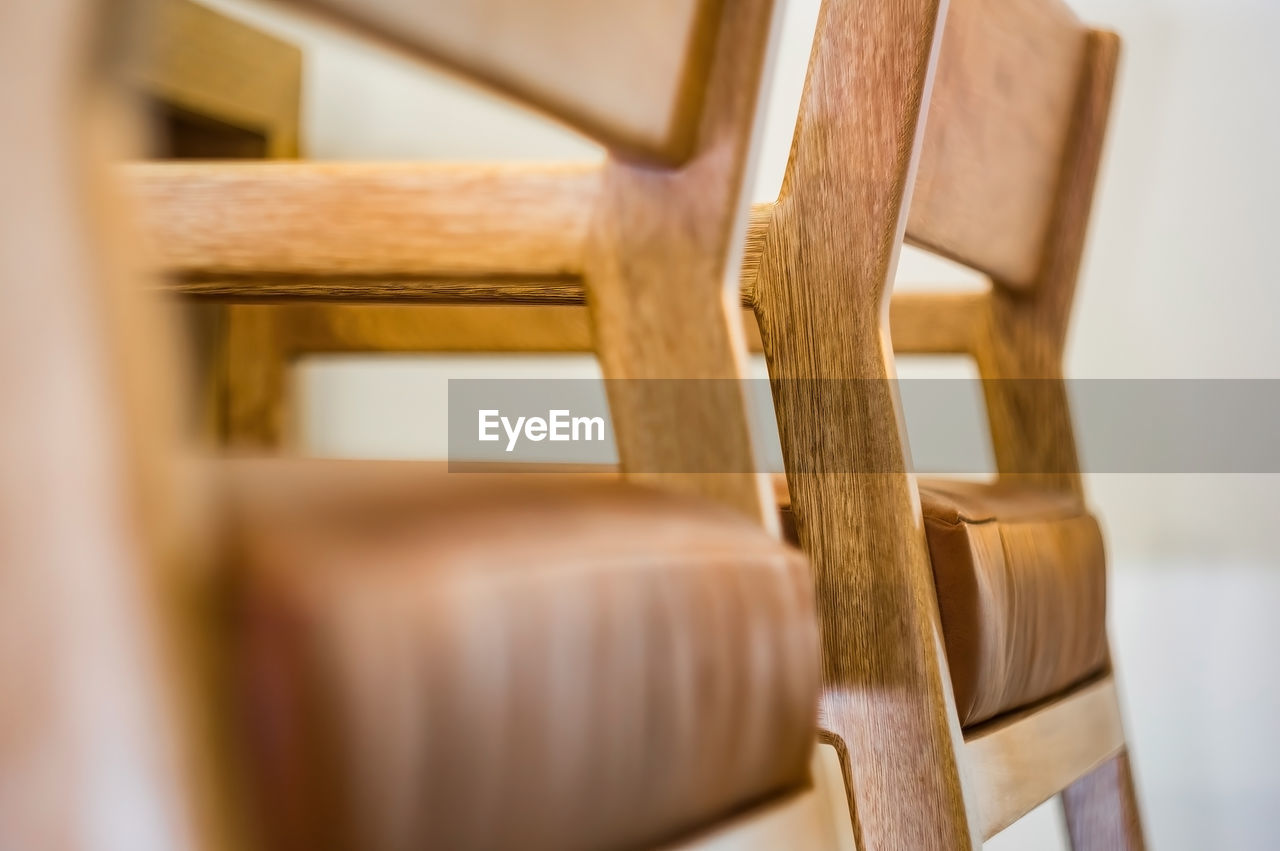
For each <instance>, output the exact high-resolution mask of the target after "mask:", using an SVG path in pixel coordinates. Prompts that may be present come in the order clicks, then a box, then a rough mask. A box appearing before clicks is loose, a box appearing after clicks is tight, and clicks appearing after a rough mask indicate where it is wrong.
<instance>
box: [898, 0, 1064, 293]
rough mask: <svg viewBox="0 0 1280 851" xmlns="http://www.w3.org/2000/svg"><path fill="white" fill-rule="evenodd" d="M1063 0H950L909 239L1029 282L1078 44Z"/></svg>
mask: <svg viewBox="0 0 1280 851" xmlns="http://www.w3.org/2000/svg"><path fill="white" fill-rule="evenodd" d="M1085 32H1086V31H1085V29H1084V28H1083V27H1082V26H1081V24H1080V22H1079V21H1078V20H1077V19H1076V17H1075V15H1074V14H1073V13H1072V12H1071V11H1070V10H1069V9H1068V8H1067V7H1066V6H1065V5H1063V4H1062V3H1061V2H1060V0H952V2H951V7H950V12H949V14H948V16H947V25H946V30H945V32H944V34H943V39H942V48H941V53H940V55H939V59H938V70H937V76H936V78H935V80H934V88H933V99H932V102H931V104H930V108H929V117H928V123H927V125H926V126H927V129H926V132H925V143H924V150H923V152H922V154H921V159H920V167H919V174H918V177H917V180H916V187H915V198H914V201H913V203H912V206H911V211H910V218H909V220H908V224H907V239H908V240H909V241H911V242H913V243H915V244H917V245H920V246H922V247H925V248H928V249H931V250H933V251H937V252H939V253H941V254H943V255H946V256H948V257H951V258H953V259H956V260H958V261H960V262H962V263H965V264H967V265H970V266H973V267H974V268H977V269H980V270H982V271H984V272H986V273H987V274H989V275H991V276H992V277H993V278H995V279H997V280H998V281H999V282H1001V283H1003V284H1005V285H1008V286H1011V287H1015V288H1020V287H1027V286H1030V285H1031V284H1032V283H1033V282H1034V281H1035V279H1036V276H1037V273H1038V272H1039V270H1040V258H1041V253H1042V249H1043V245H1044V241H1045V236H1046V233H1047V230H1048V227H1049V222H1050V216H1051V214H1052V206H1053V201H1054V199H1055V197H1056V194H1057V190H1058V183H1059V176H1060V173H1061V166H1062V159H1063V155H1064V152H1065V151H1066V148H1067V137H1068V135H1069V133H1070V130H1071V118H1072V114H1073V112H1074V110H1073V104H1074V103H1075V99H1076V91H1077V88H1078V82H1079V79H1080V73H1081V67H1082V62H1083V59H1084V49H1085Z"/></svg>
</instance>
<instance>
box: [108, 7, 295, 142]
mask: <svg viewBox="0 0 1280 851" xmlns="http://www.w3.org/2000/svg"><path fill="white" fill-rule="evenodd" d="M143 8H145V9H146V11H147V12H148V14H149V19H148V20H147V22H146V26H147V29H146V33H145V34H146V36H147V37H146V38H144V39H143V40H142V42H141V45H142V49H140V50H137V51H133V52H130V53H129V59H128V75H129V77H130V79H131V81H132V83H133V85H134V86H135V87H137V88H139V89H140V90H142V91H143V92H145V93H146V94H147V96H148V97H150V98H153V99H155V100H157V101H162V102H164V103H167V104H171V105H172V106H175V107H178V108H180V109H182V110H185V111H187V112H190V113H193V114H195V115H198V116H202V117H206V118H209V119H213V120H214V121H217V122H219V123H222V124H228V125H231V126H232V127H236V128H241V129H243V130H248V131H251V132H253V133H255V134H260V135H261V136H262V137H263V138H264V139H265V141H266V149H267V150H266V152H267V156H270V157H295V156H297V155H298V110H299V93H300V91H301V87H302V52H301V51H300V50H299V49H298V48H297V47H295V46H294V45H291V44H289V43H288V42H285V41H281V40H280V39H278V38H275V37H274V36H271V35H268V34H267V33H264V32H262V31H261V30H257V29H254V28H253V27H250V26H248V25H246V24H243V23H241V22H240V21H237V20H235V19H234V18H229V17H227V16H226V15H222V14H219V13H218V12H215V11H213V10H212V9H209V8H208V7H206V6H202V5H200V4H199V3H195V2H192V1H191V0H146V3H145V5H144V6H143Z"/></svg>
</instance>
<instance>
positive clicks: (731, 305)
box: [584, 0, 778, 532]
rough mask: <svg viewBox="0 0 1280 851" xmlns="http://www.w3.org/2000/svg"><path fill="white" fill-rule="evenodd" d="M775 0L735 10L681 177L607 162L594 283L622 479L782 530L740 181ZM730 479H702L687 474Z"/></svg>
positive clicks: (596, 228)
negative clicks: (758, 414) (759, 384)
mask: <svg viewBox="0 0 1280 851" xmlns="http://www.w3.org/2000/svg"><path fill="white" fill-rule="evenodd" d="M773 19H774V16H773V3H772V0H742V2H740V3H738V4H736V5H735V6H734V7H733V12H732V14H728V15H725V16H724V17H723V20H722V29H721V31H720V32H719V33H718V34H717V37H716V52H715V56H714V58H713V59H712V62H711V70H710V76H709V78H708V83H707V86H708V87H707V93H706V102H707V109H706V110H705V111H704V114H703V116H702V122H701V126H700V127H699V129H698V145H697V150H696V151H695V152H694V154H693V156H692V157H691V158H690V160H689V161H688V163H687V164H685V165H684V166H682V167H681V168H679V169H676V170H658V169H653V168H646V167H643V166H635V165H631V164H628V163H626V162H624V161H622V160H619V159H616V158H615V159H611V160H610V161H609V162H608V163H607V164H606V166H605V171H604V175H603V185H602V188H601V191H600V198H599V201H598V204H597V206H596V209H595V217H594V220H593V223H592V230H591V236H590V240H589V243H588V250H587V259H586V264H585V269H584V280H585V282H586V286H587V293H588V303H589V305H590V309H591V316H592V325H593V328H594V337H595V340H596V351H597V356H598V357H599V359H600V365H601V368H602V370H603V372H604V375H605V377H606V378H608V379H628V380H625V381H610V382H609V384H608V388H607V389H608V393H609V407H610V411H611V413H612V415H613V419H614V431H615V437H616V439H617V444H618V454H619V457H620V459H621V462H622V467H623V471H624V473H627V472H634V471H641V470H643V471H669V472H655V473H647V472H646V473H645V474H644V475H643V476H640V478H643V479H644V480H646V481H651V480H652V481H655V482H657V483H659V484H660V485H661V486H663V487H666V488H671V489H675V490H682V491H693V492H698V493H701V494H703V495H705V496H709V497H710V498H712V499H715V500H717V501H719V502H722V503H725V504H728V505H731V506H733V507H735V508H737V509H739V510H741V511H743V512H745V513H747V514H748V515H749V516H751V517H753V518H754V519H756V520H757V521H758V522H760V523H761V524H762V525H764V526H765V527H766V528H768V529H771V530H774V531H775V532H776V530H777V524H778V518H777V511H776V506H775V505H774V502H773V494H772V491H771V489H770V486H769V481H768V478H767V476H764V475H762V474H760V473H757V472H751V471H754V470H755V469H756V464H755V447H754V444H753V442H752V436H751V432H750V428H749V421H748V415H747V410H748V408H747V400H746V388H745V387H744V386H743V385H742V384H741V383H740V382H738V381H733V380H728V381H725V380H721V381H714V382H704V381H671V380H658V381H646V380H637V379H737V378H741V377H743V376H744V375H745V370H746V343H745V341H744V338H743V334H742V324H741V319H740V317H739V315H738V313H739V306H738V305H739V295H738V288H737V273H738V268H739V264H740V258H741V253H742V250H743V249H742V246H743V242H744V239H745V233H746V224H747V222H746V220H747V202H746V199H745V197H744V195H743V183H744V174H745V172H746V168H747V164H748V163H749V161H750V158H751V155H752V151H753V148H754V145H755V140H756V139H755V137H756V135H757V124H758V122H757V119H756V111H757V110H756V107H757V103H758V101H759V99H760V80H761V74H762V69H763V67H764V64H765V59H766V54H767V51H768V49H769V47H770V44H771V42H772V38H773V33H774V30H775V29H776V28H775V27H774V25H773ZM702 470H706V471H720V472H712V473H711V474H709V475H708V474H706V473H702V472H685V471H702Z"/></svg>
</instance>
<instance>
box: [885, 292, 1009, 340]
mask: <svg viewBox="0 0 1280 851" xmlns="http://www.w3.org/2000/svg"><path fill="white" fill-rule="evenodd" d="M989 297H990V296H989V294H988V293H985V292H972V293H969V292H965V293H930V292H911V293H897V294H895V295H894V296H893V300H892V301H891V302H890V303H889V328H890V331H891V332H892V337H893V350H894V351H895V352H901V353H903V354H918V355H962V354H972V353H973V351H974V350H975V349H976V348H977V345H978V340H979V339H980V335H981V333H982V332H983V330H985V327H986V326H985V320H986V310H987V299H988V298H989Z"/></svg>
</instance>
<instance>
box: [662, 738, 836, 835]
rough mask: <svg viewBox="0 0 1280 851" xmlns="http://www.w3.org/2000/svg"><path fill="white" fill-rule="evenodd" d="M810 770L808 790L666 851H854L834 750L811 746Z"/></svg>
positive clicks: (761, 808) (751, 812)
mask: <svg viewBox="0 0 1280 851" xmlns="http://www.w3.org/2000/svg"><path fill="white" fill-rule="evenodd" d="M809 772H810V775H811V777H812V779H813V785H812V786H811V787H810V788H808V789H805V790H804V791H802V792H797V793H796V794H794V795H792V796H790V797H789V798H786V799H785V800H782V801H776V802H771V803H768V804H765V805H763V806H760V807H756V808H754V809H752V810H749V811H747V812H745V813H743V814H741V815H740V816H738V817H737V818H734V819H732V820H730V821H729V822H727V823H726V824H724V825H721V826H719V827H717V828H714V829H712V830H710V831H708V832H706V833H704V834H701V835H699V836H696V837H692V838H690V839H688V840H685V841H683V842H677V843H675V844H672V845H670V846H666V847H667V848H668V849H669V851H778V849H780V848H787V849H794V851H856V848H857V846H856V845H855V844H854V839H853V822H852V820H851V818H850V815H849V802H848V799H847V798H846V797H845V794H844V780H843V778H842V777H841V774H840V760H839V757H838V756H837V755H836V752H835V748H833V747H831V746H830V745H825V744H819V745H818V746H817V747H816V748H814V753H813V760H812V762H811V763H810V768H809Z"/></svg>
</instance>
